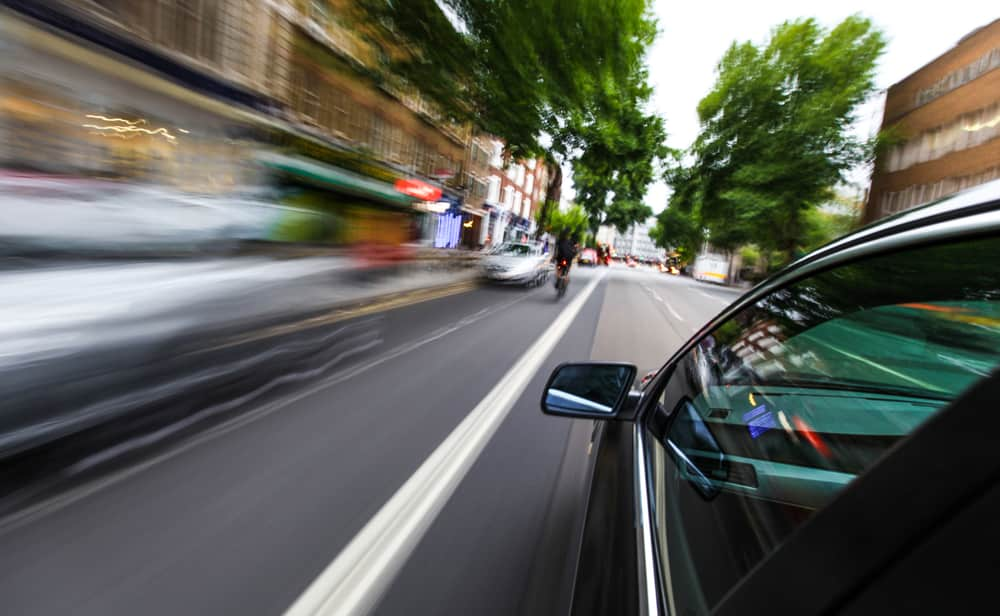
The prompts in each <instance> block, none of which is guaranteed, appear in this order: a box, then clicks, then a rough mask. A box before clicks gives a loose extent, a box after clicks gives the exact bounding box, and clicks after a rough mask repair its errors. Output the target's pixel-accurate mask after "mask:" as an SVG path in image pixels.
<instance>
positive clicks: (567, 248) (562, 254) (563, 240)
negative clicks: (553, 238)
mask: <svg viewBox="0 0 1000 616" xmlns="http://www.w3.org/2000/svg"><path fill="white" fill-rule="evenodd" d="M553 256H554V257H555V260H556V266H557V267H558V266H559V263H560V262H561V261H563V260H565V261H566V267H565V271H564V272H560V274H562V273H568V272H569V268H570V266H571V265H573V259H574V258H575V257H576V244H574V243H573V241H572V240H570V239H569V234H568V233H566V232H565V231H563V232H562V233H560V234H559V241H558V242H556V251H555V254H554V255H553Z"/></svg>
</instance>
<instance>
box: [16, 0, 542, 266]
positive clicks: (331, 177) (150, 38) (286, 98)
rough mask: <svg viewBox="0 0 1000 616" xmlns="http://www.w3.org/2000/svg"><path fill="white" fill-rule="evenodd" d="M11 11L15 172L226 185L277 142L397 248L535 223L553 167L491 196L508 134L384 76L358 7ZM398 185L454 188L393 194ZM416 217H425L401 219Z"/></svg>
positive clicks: (76, 2) (178, 4) (385, 52)
mask: <svg viewBox="0 0 1000 616" xmlns="http://www.w3.org/2000/svg"><path fill="white" fill-rule="evenodd" d="M5 5H7V6H8V8H10V9H13V10H11V11H10V12H9V13H8V12H6V11H5V12H4V13H3V14H2V17H3V27H4V31H5V34H7V33H15V34H17V36H12V37H7V36H5V37H4V40H5V43H4V44H5V45H10V43H8V42H6V41H8V40H9V41H15V45H16V47H17V48H16V49H15V50H14V51H15V52H16V53H15V54H14V56H8V57H12V58H16V62H10V63H6V64H7V69H4V71H3V72H2V74H0V80H2V81H3V85H4V86H5V87H4V92H5V95H3V96H2V97H0V105H2V107H0V164H2V165H4V166H5V167H12V166H20V167H23V168H26V169H31V170H35V171H40V172H41V171H44V172H49V173H64V174H74V173H75V174H83V175H88V174H89V175H97V176H102V177H122V178H130V179H137V180H140V181H150V182H157V183H163V184H167V185H172V186H175V187H182V188H187V189H191V190H198V191H204V190H208V189H209V188H211V189H214V190H226V189H235V188H238V187H241V186H246V185H247V184H253V183H254V182H260V181H261V178H262V177H263V176H262V175H261V174H260V173H259V167H258V166H256V165H251V164H248V162H251V161H252V159H253V158H254V152H255V151H256V150H268V151H269V152H270V153H271V154H274V152H275V151H277V152H279V153H280V154H281V156H283V158H282V157H281V156H274V155H270V156H267V157H265V158H266V160H265V164H266V166H267V167H268V169H269V171H270V172H273V173H274V174H275V175H276V176H280V178H281V180H280V181H281V182H282V183H283V184H289V183H291V184H297V185H300V186H301V188H302V189H303V190H304V191H305V192H308V193H310V195H311V196H309V197H308V198H307V197H302V198H301V199H300V203H307V204H310V205H315V206H317V207H333V205H331V204H333V203H335V202H336V201H337V200H338V199H340V198H341V197H343V196H346V197H349V200H351V201H357V200H360V201H361V202H363V203H362V204H364V205H373V206H375V207H374V209H375V210H379V211H378V212H377V214H378V215H375V214H376V212H374V211H373V208H370V207H368V208H366V207H361V208H358V207H354V208H347V209H346V210H344V211H345V212H347V214H345V215H349V217H351V216H353V217H356V216H357V215H358V214H357V213H358V212H365V211H371V212H372V213H371V215H370V216H369V218H370V220H366V221H358V220H354V224H353V226H354V227H356V228H365V229H373V228H376V229H386V228H388V227H392V228H393V231H391V232H389V233H388V234H387V235H386V237H385V238H383V239H386V240H387V241H391V242H401V241H406V240H408V239H409V240H412V239H416V236H419V237H420V238H421V239H423V241H425V242H428V243H433V244H435V245H437V246H439V247H456V246H460V245H464V246H466V247H475V246H477V245H479V244H482V243H484V242H485V241H486V240H487V239H488V238H490V237H491V236H492V235H495V234H496V230H495V229H496V225H497V222H498V220H500V219H504V220H505V221H506V222H507V223H509V222H511V221H513V222H514V223H515V224H514V225H513V227H515V228H519V227H530V224H527V225H526V224H524V222H523V220H521V219H525V220H529V221H530V220H531V219H532V212H533V208H534V203H535V202H537V198H535V199H534V200H533V201H532V203H531V204H529V205H528V206H527V208H525V205H524V204H523V201H525V200H527V199H528V198H529V196H534V194H535V193H536V192H537V191H536V190H534V186H538V185H539V184H538V179H539V178H538V177H537V176H538V174H539V173H542V174H544V170H542V171H539V170H538V169H537V168H536V169H534V170H533V171H534V173H531V174H529V173H525V172H524V171H523V170H522V171H514V172H513V178H511V179H510V180H509V181H510V182H514V181H515V180H518V179H520V182H518V184H519V186H518V190H520V191H521V195H520V196H517V195H516V194H512V195H511V197H510V198H509V200H507V201H504V200H501V199H493V200H491V199H489V198H488V197H489V196H490V195H489V193H490V190H491V184H490V183H491V182H492V181H494V180H493V179H492V178H494V177H495V176H496V175H497V168H496V166H494V165H491V162H494V161H493V157H494V153H495V144H496V143H498V142H497V141H496V140H495V139H492V138H490V137H489V136H486V135H478V134H475V133H474V132H473V131H472V130H471V128H470V127H469V126H463V125H458V124H455V123H452V122H449V121H447V120H446V119H445V118H443V117H442V116H441V115H440V114H439V113H438V112H437V110H435V109H434V107H433V106H432V105H431V104H429V103H428V102H427V101H426V100H425V99H424V98H422V97H421V96H420V94H419V93H418V92H417V91H416V90H415V89H414V88H411V87H407V86H406V84H404V83H402V82H401V81H399V80H398V79H396V78H395V77H394V76H393V75H391V74H387V73H385V71H384V70H383V65H384V60H385V58H386V57H387V56H391V55H392V54H393V53H395V51H394V49H393V43H392V41H381V40H379V39H378V37H377V36H374V34H373V31H374V30H373V28H371V27H370V26H371V24H370V23H369V22H368V21H367V19H368V16H367V15H365V14H364V13H363V12H362V11H361V10H360V9H359V8H358V7H357V6H356V5H355V4H354V3H353V2H350V1H349V0H286V1H279V0H72V1H69V0H67V1H64V2H54V3H46V6H38V5H36V3H32V2H28V1H25V2H19V1H7V2H5ZM17 41H20V43H16V42H17ZM4 51H9V50H7V49H5V50H4ZM15 66H16V67H17V68H16V69H15V68H13V67H15ZM18 136H19V137H18ZM29 144H30V145H29ZM67 144H73V145H69V146H68V145H67ZM302 161H305V162H304V163H303V162H302ZM518 165H520V163H516V164H515V165H513V166H512V167H513V168H515V169H516V168H517V166H518ZM538 166H539V165H536V167H538ZM505 173H508V172H506V171H505ZM528 175H531V176H532V179H531V180H530V182H531V183H533V184H534V186H533V187H532V189H528V190H525V188H524V184H525V182H527V181H528V180H525V179H523V178H524V177H527V176H528ZM400 181H406V182H408V183H411V184H412V183H413V182H418V183H419V184H420V185H422V186H425V187H430V189H432V192H434V194H435V195H437V194H439V195H440V196H439V197H438V196H435V197H434V201H433V202H427V201H424V200H423V199H422V198H419V197H414V196H413V195H410V196H408V197H407V196H405V195H400V194H398V193H394V189H393V186H394V185H396V184H397V183H398V182H400ZM502 181H503V180H501V182H502ZM542 184H543V185H544V181H543V182H542ZM503 188H504V187H501V190H503ZM542 192H543V193H544V191H542ZM324 194H328V195H329V197H324V196H323V195H324ZM515 197H517V198H518V199H519V201H518V203H517V204H514V203H513V199H514V198H515ZM386 208H388V210H390V211H389V212H388V213H387V212H386V211H384V210H386ZM407 208H409V209H410V210H412V211H407ZM396 210H399V211H396ZM393 211H396V214H402V217H400V216H397V215H393V214H392V212H393ZM500 211H503V212H509V215H507V216H506V217H504V216H502V215H501V216H497V214H498V212H500ZM351 212H353V213H351ZM413 212H417V214H416V215H415V216H414V217H415V218H416V224H415V225H414V224H410V223H409V222H407V220H405V219H406V218H407V217H408V216H410V215H411V214H413ZM388 220H395V221H396V222H394V223H393V224H391V225H390V224H388V223H387V222H386V221H388ZM442 225H444V226H446V227H447V232H445V233H442V230H443V229H444V227H443V226H442ZM505 228H506V227H503V228H501V229H500V231H501V233H503V232H504V230H505ZM368 236H369V237H368V239H373V238H374V239H378V237H379V233H374V234H371V233H369V234H368Z"/></svg>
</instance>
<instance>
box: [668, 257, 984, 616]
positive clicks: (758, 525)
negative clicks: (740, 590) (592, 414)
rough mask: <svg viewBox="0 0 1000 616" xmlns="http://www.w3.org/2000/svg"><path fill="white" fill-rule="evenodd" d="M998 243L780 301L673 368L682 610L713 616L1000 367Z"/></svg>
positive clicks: (815, 287)
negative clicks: (745, 580)
mask: <svg viewBox="0 0 1000 616" xmlns="http://www.w3.org/2000/svg"><path fill="white" fill-rule="evenodd" d="M998 262H1000V240H997V239H984V240H977V241H970V242H965V243H961V244H950V245H943V246H935V247H930V248H925V249H922V250H913V251H908V252H902V253H897V254H894V255H889V256H883V257H879V258H874V259H869V260H867V261H864V262H861V263H855V264H851V265H847V266H843V267H840V268H837V269H834V270H831V271H827V272H824V273H821V274H818V275H816V276H815V277H813V278H810V279H807V280H804V281H801V282H799V283H796V284H794V285H792V286H790V287H787V288H784V289H781V290H779V291H776V292H774V293H772V294H770V295H768V296H767V297H766V298H764V299H762V300H760V301H758V302H757V303H756V304H755V305H753V306H750V307H748V308H747V309H745V310H743V311H741V312H740V313H738V314H737V315H735V316H734V317H733V318H732V319H730V320H729V321H727V322H726V323H724V324H722V325H721V326H719V327H718V328H716V329H715V330H714V331H712V332H711V333H710V334H708V335H706V336H705V337H703V338H702V339H701V340H700V341H699V343H698V344H697V345H696V346H695V347H694V348H693V349H692V350H691V351H690V352H689V353H688V354H687V355H686V356H684V357H683V358H682V359H681V360H680V361H679V362H678V363H677V365H676V368H675V370H674V372H673V374H672V375H671V378H670V380H669V381H668V382H667V384H666V387H665V389H664V391H663V393H662V396H661V399H660V401H661V408H660V411H661V412H660V413H658V414H657V416H656V417H654V419H653V420H652V422H651V423H650V424H649V428H650V430H651V431H652V432H653V436H654V437H655V438H652V439H650V442H651V443H652V444H651V448H652V451H651V452H650V453H651V457H650V461H651V473H650V475H651V477H652V481H653V484H654V498H653V506H654V521H655V523H656V526H657V539H658V548H659V550H660V552H661V556H662V558H661V562H662V563H663V568H664V571H663V572H664V582H665V584H666V588H667V590H668V591H669V593H668V596H669V597H670V600H671V602H672V603H674V607H675V608H676V611H677V613H681V614H688V613H692V614H698V613H705V612H707V611H708V610H711V609H712V608H713V607H714V606H715V605H716V603H717V602H718V601H719V599H721V597H722V596H723V595H724V594H725V593H726V592H727V591H729V590H730V589H731V588H732V587H733V586H734V585H735V584H736V583H737V582H738V581H739V580H740V579H741V578H742V577H743V576H744V575H745V574H746V573H747V572H748V571H749V570H750V569H751V568H752V567H753V566H754V565H755V564H757V563H758V562H759V561H760V560H761V559H762V558H763V557H764V556H766V555H767V554H768V553H769V552H771V551H772V550H774V549H775V548H776V547H778V546H779V545H780V544H781V542H782V541H783V540H784V539H785V538H786V537H787V536H788V534H789V533H790V532H791V531H792V530H794V529H795V528H796V527H797V526H799V525H800V524H801V523H803V522H804V521H805V520H807V519H808V518H809V517H810V516H811V515H812V513H813V512H815V511H816V510H817V509H819V508H821V507H823V506H824V505H826V504H827V503H829V502H830V501H831V500H832V499H833V498H834V497H835V496H836V495H837V494H838V493H839V492H840V491H841V490H843V489H844V487H845V486H847V485H848V484H849V483H850V482H851V480H853V479H854V478H855V477H856V476H857V475H858V474H860V473H862V472H864V471H865V470H866V469H868V468H869V467H871V466H872V464H874V463H875V462H876V461H877V460H878V459H879V457H880V456H882V455H883V454H884V453H885V452H886V450H887V449H888V448H889V447H891V446H892V445H893V444H894V443H896V442H898V441H899V440H900V439H901V438H903V437H905V436H906V435H907V434H909V433H910V432H912V431H913V430H914V429H915V428H916V427H917V426H919V425H920V424H921V423H922V422H924V421H925V420H927V418H928V417H930V416H931V415H933V414H934V413H935V412H936V411H938V410H940V409H941V408H943V407H944V406H945V405H947V404H948V403H949V402H950V401H951V400H953V399H954V398H955V397H956V396H958V395H959V394H960V393H961V392H962V391H964V390H965V389H967V388H968V387H969V386H970V385H972V384H973V383H974V382H976V381H977V380H978V379H981V378H983V377H985V376H987V375H988V374H989V373H990V372H991V371H992V370H994V369H995V368H996V367H997V366H998V364H1000V271H998V270H997V269H996V268H995V267H994V266H993V264H995V263H998Z"/></svg>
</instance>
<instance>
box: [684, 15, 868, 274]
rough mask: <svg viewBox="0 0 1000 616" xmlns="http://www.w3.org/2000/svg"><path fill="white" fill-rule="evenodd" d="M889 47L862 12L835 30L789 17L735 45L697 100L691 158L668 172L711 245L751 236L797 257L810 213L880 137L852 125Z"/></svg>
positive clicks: (767, 246)
mask: <svg viewBox="0 0 1000 616" xmlns="http://www.w3.org/2000/svg"><path fill="white" fill-rule="evenodd" d="M884 48H885V37H884V36H883V34H882V33H881V32H880V31H879V30H878V29H877V28H875V27H874V26H873V25H872V23H871V22H870V21H869V20H868V19H865V18H862V17H859V16H852V17H848V18H847V19H845V20H844V21H843V22H841V23H840V24H839V25H837V26H836V27H834V28H833V29H831V30H826V29H824V28H822V27H821V26H819V25H818V24H817V23H816V21H815V20H813V19H801V20H796V21H789V22H785V23H783V24H781V25H780V26H778V27H777V28H775V29H774V30H773V31H772V33H771V37H770V40H769V41H768V42H767V43H766V44H764V45H761V46H756V45H754V44H753V43H750V42H743V43H733V44H732V45H731V46H730V47H729V49H728V50H727V51H726V53H725V55H724V56H723V57H722V60H720V62H719V64H718V66H717V79H716V83H715V86H714V87H713V89H712V91H711V92H709V94H708V95H707V96H705V98H703V99H702V100H701V102H700V103H699V105H698V117H699V120H700V122H701V132H700V134H699V136H698V138H697V140H696V141H695V143H694V145H693V146H692V148H691V151H690V154H691V156H692V158H693V162H692V164H690V165H689V166H684V165H679V166H678V167H676V168H675V169H673V170H671V171H670V173H668V181H669V182H670V183H671V186H672V187H673V189H674V193H675V194H674V196H673V197H672V198H671V205H672V206H676V207H678V208H679V209H680V210H681V211H682V212H684V213H685V214H687V215H689V216H691V217H692V218H693V219H694V220H695V221H697V223H698V224H699V225H700V226H702V227H704V228H706V229H707V230H708V233H709V241H711V242H712V244H713V245H717V246H719V247H721V248H728V249H732V248H735V247H737V246H739V245H742V244H745V243H748V242H753V243H755V244H757V245H758V246H759V247H760V248H761V250H762V251H763V252H767V251H780V253H781V254H782V255H783V258H784V260H785V261H790V260H792V259H793V258H794V257H795V255H796V254H797V253H799V252H800V251H801V250H802V249H803V247H804V246H805V244H806V243H807V238H808V226H809V225H810V224H811V222H815V220H812V219H814V218H815V217H814V215H813V214H811V212H812V211H814V210H815V208H816V207H817V206H819V205H820V204H822V203H824V202H825V201H828V200H829V199H830V197H831V195H832V194H833V191H832V187H833V186H834V185H836V184H837V183H839V182H841V181H843V180H844V175H845V173H846V172H847V171H848V170H850V169H851V168H853V167H854V166H856V165H857V164H859V163H862V162H865V161H869V160H871V158H872V156H873V152H874V150H875V147H876V141H875V140H870V141H862V140H859V139H857V138H856V137H854V136H853V135H852V134H851V130H850V129H851V125H852V123H853V121H854V118H855V112H856V110H857V108H858V106H859V105H860V104H861V103H863V102H864V101H865V100H866V99H867V98H868V97H869V96H870V95H871V94H872V93H873V92H874V90H875V82H874V76H875V63H876V61H877V60H878V58H879V56H880V55H881V54H882V52H883V50H884Z"/></svg>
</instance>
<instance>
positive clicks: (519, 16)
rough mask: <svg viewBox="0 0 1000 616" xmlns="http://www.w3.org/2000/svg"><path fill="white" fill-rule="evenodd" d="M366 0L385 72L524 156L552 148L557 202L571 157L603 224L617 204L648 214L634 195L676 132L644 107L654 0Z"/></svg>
mask: <svg viewBox="0 0 1000 616" xmlns="http://www.w3.org/2000/svg"><path fill="white" fill-rule="evenodd" d="M442 6H444V8H442ZM360 7H361V9H362V10H364V11H367V12H368V14H369V15H370V16H372V17H373V18H374V19H370V20H369V21H370V22H372V23H373V24H374V32H373V33H372V37H373V39H374V40H375V41H377V42H379V41H380V42H381V44H382V47H383V57H384V59H385V65H384V70H383V72H382V78H383V79H385V80H387V81H398V82H400V83H401V84H404V85H406V86H409V87H416V88H418V89H419V90H420V91H421V93H422V94H423V95H425V96H426V97H427V98H429V99H430V100H431V101H433V102H434V103H435V104H436V105H437V106H438V107H439V108H440V109H441V110H442V112H443V113H444V115H445V116H446V117H447V118H449V119H452V120H457V121H470V122H472V123H473V124H474V125H475V126H477V127H478V128H479V129H481V130H483V131H486V132H488V133H491V134H494V135H497V136H500V137H502V138H504V139H505V140H506V142H507V144H508V150H509V154H510V155H511V156H513V157H519V156H524V155H531V156H534V155H539V154H541V153H542V152H543V150H544V153H545V155H546V158H547V160H548V161H549V166H550V174H549V176H550V182H549V186H548V187H547V190H546V201H547V202H555V201H556V199H555V193H556V192H557V190H558V187H559V186H560V184H561V181H562V177H561V165H562V164H564V163H567V162H570V163H571V164H572V166H573V175H574V181H575V183H576V184H577V186H578V187H582V188H583V195H582V197H578V200H579V202H580V203H581V204H582V205H583V206H584V208H585V209H586V210H587V212H588V213H589V214H590V218H591V228H592V229H594V230H596V228H597V225H598V224H600V222H602V221H603V219H604V215H605V211H606V210H608V208H611V207H612V205H613V204H615V203H618V205H616V206H615V212H614V214H613V217H614V218H615V220H616V221H621V220H625V219H626V218H627V217H628V216H629V215H639V214H642V210H641V209H638V208H636V207H634V206H633V205H631V204H633V203H635V202H639V201H641V200H642V197H643V196H644V194H645V190H646V187H647V186H648V185H649V183H650V182H651V181H652V180H653V179H654V178H655V177H656V173H657V170H656V161H657V159H659V158H662V155H663V152H664V146H663V142H664V140H665V136H666V135H665V131H664V129H663V121H662V120H661V119H660V118H658V117H656V116H655V115H652V114H648V113H645V112H644V111H643V109H644V107H645V104H646V102H647V101H648V100H649V96H650V93H651V89H650V87H649V85H648V84H647V73H646V68H645V64H644V56H645V53H646V50H647V49H648V47H649V45H650V43H652V41H653V38H654V37H655V34H656V24H655V21H654V20H653V18H652V16H651V12H650V8H649V0H503V1H497V0H441V2H438V1H437V0H406V1H405V2H397V1H392V0H360ZM543 136H544V137H545V138H544V139H542V137H543ZM541 141H545V142H546V147H544V148H543V147H542V145H541ZM545 207H548V206H545ZM633 222H634V221H633Z"/></svg>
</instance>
